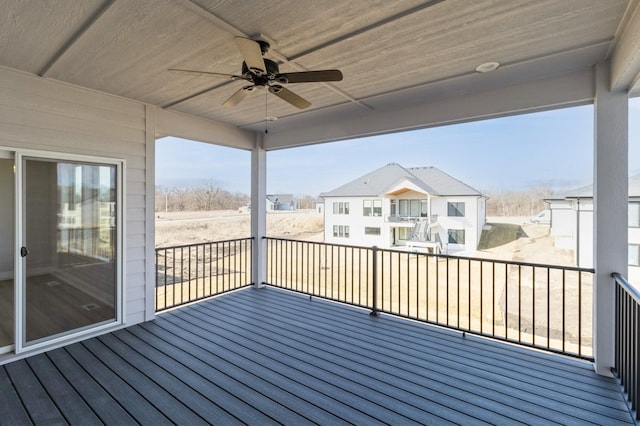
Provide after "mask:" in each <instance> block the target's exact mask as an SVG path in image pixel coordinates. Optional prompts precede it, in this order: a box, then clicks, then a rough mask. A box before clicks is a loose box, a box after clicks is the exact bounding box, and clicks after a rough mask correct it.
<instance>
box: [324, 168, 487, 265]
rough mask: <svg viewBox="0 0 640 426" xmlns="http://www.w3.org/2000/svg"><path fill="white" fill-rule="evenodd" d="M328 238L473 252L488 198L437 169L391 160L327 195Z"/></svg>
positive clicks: (344, 241)
mask: <svg viewBox="0 0 640 426" xmlns="http://www.w3.org/2000/svg"><path fill="white" fill-rule="evenodd" d="M321 196H322V198H324V200H325V210H324V211H325V213H324V237H325V241H326V242H331V243H342V244H354V245H365V246H374V245H375V246H379V247H399V246H406V247H408V248H410V249H422V250H425V251H432V252H440V251H445V252H447V253H452V252H463V251H464V252H473V251H475V250H476V248H477V246H478V242H479V240H480V234H481V232H482V226H483V225H484V224H485V211H486V209H485V202H486V197H485V196H484V195H483V194H482V193H480V192H479V191H477V190H476V189H474V188H472V187H470V186H469V185H467V184H465V183H463V182H461V181H459V180H458V179H456V178H454V177H452V176H450V175H448V174H446V173H444V172H443V171H442V170H439V169H437V168H435V167H412V168H405V167H402V166H401V165H399V164H395V163H390V164H387V165H386V166H384V167H381V168H379V169H377V170H374V171H372V172H371V173H368V174H366V175H364V176H361V177H359V178H357V179H355V180H353V181H351V182H348V183H346V184H344V185H342V186H340V187H339V188H336V189H334V190H332V191H329V192H326V193H323V194H321Z"/></svg>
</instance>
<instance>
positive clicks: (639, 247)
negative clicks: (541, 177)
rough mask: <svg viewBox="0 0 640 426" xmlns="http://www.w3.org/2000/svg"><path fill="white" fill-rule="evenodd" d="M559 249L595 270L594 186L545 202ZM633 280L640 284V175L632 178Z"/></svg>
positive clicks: (630, 240)
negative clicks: (549, 212)
mask: <svg viewBox="0 0 640 426" xmlns="http://www.w3.org/2000/svg"><path fill="white" fill-rule="evenodd" d="M545 201H546V202H547V203H548V204H549V209H550V210H551V235H552V236H553V237H554V245H555V246H556V247H558V248H563V249H568V250H573V251H574V253H575V261H576V265H577V266H581V267H585V268H591V267H593V186H592V185H589V186H585V187H583V188H578V189H575V190H572V191H569V192H567V193H565V194H562V195H559V196H556V197H554V198H550V199H547V200H545ZM628 243H629V251H628V257H629V261H628V265H629V272H628V276H629V281H631V282H633V283H634V284H636V285H640V174H638V175H635V176H632V177H631V178H630V179H629V234H628Z"/></svg>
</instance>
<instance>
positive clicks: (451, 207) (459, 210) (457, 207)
mask: <svg viewBox="0 0 640 426" xmlns="http://www.w3.org/2000/svg"><path fill="white" fill-rule="evenodd" d="M447 216H456V217H464V203H447Z"/></svg>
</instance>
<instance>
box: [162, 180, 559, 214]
mask: <svg viewBox="0 0 640 426" xmlns="http://www.w3.org/2000/svg"><path fill="white" fill-rule="evenodd" d="M552 194H553V191H552V190H551V189H550V188H532V189H528V190H521V191H495V192H488V193H487V194H486V195H487V196H488V197H489V199H488V200H487V216H532V215H534V214H536V213H538V212H539V211H541V210H544V209H546V208H547V204H546V203H545V202H544V199H545V198H549V197H550V196H551V195H552ZM296 201H297V207H298V209H314V208H315V203H316V198H315V197H312V196H310V195H305V196H301V197H298V198H297V200H296ZM249 202H250V197H249V196H248V195H247V194H241V193H232V192H229V191H227V190H225V189H222V188H221V187H220V186H219V185H218V184H216V183H215V182H206V183H202V184H200V185H198V186H192V187H183V188H180V187H165V186H157V187H156V211H193V210H204V211H206V210H237V209H239V208H240V207H243V206H246V205H248V204H249Z"/></svg>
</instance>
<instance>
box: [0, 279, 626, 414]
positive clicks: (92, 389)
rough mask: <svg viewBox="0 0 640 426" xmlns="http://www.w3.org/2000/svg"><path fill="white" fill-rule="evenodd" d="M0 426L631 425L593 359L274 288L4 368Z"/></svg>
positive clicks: (205, 304) (614, 386) (202, 306)
mask: <svg viewBox="0 0 640 426" xmlns="http://www.w3.org/2000/svg"><path fill="white" fill-rule="evenodd" d="M0 393H1V395H2V398H0V424H29V423H36V424H38V423H44V424H67V423H69V424H99V423H105V424H135V423H140V424H153V425H154V426H156V425H162V424H172V423H173V424H203V423H213V424H260V425H263V424H264V425H269V424H291V425H304V424H367V425H375V424H403V425H405V424H447V423H457V424H465V425H467V424H468V425H472V424H505V425H506V424H608V425H615V424H633V421H632V420H631V416H630V414H629V412H628V409H627V406H626V404H625V403H624V400H623V397H622V395H621V393H620V390H619V387H618V385H617V384H616V383H615V382H614V381H613V380H612V379H607V378H603V377H600V376H597V375H596V374H595V373H594V372H593V368H592V366H591V364H590V363H588V362H583V361H580V360H575V359H570V358H566V357H562V356H558V355H554V354H548V353H543V352H539V351H534V350H530V349H527V348H522V347H517V346H513V345H509V344H505V343H502V342H497V341H492V340H487V339H483V338H480V337H477V336H466V337H463V336H462V335H461V334H460V333H457V332H453V331H450V330H444V329H441V328H438V327H433V326H427V325H425V324H420V323H415V322H412V321H408V320H404V319H400V318H395V317H391V316H386V315H381V316H379V317H370V316H369V315H368V312H367V311H365V310H361V309H357V308H353V307H350V306H346V305H340V304H336V303H332V302H328V301H324V300H321V299H316V298H313V299H309V298H308V297H306V296H302V295H298V294H293V293H289V292H285V291H281V290H277V289H273V288H266V289H261V290H254V289H245V290H241V291H238V292H235V293H230V294H227V295H224V296H221V297H218V298H215V299H211V300H208V301H204V302H201V303H197V304H193V305H191V306H188V307H184V308H181V309H176V310H173V311H169V312H166V313H164V314H162V315H159V316H158V318H157V319H156V320H155V321H152V322H148V323H143V324H140V325H138V326H133V327H129V328H127V329H123V330H119V331H117V332H114V333H109V334H106V335H103V336H100V337H97V338H94V339H89V340H86V341H84V342H80V343H76V344H73V345H69V346H67V347H65V348H61V349H56V350H54V351H50V352H48V353H45V354H40V355H36V356H33V357H31V358H27V359H26V360H21V361H16V362H14V363H11V364H7V365H5V366H2V367H0Z"/></svg>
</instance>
